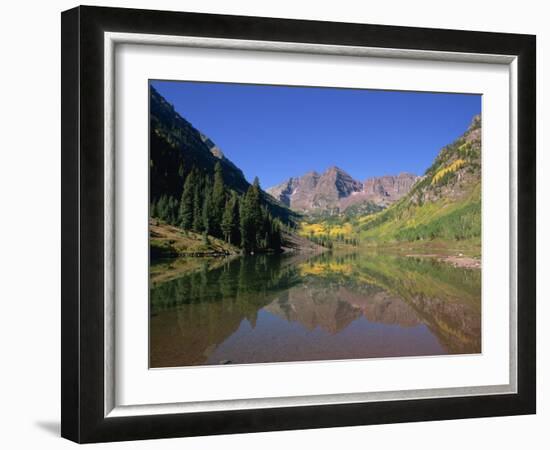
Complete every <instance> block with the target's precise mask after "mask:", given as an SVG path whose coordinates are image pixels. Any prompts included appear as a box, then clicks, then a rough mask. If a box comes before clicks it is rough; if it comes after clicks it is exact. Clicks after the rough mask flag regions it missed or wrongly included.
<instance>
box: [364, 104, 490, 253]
mask: <svg viewBox="0 0 550 450" xmlns="http://www.w3.org/2000/svg"><path fill="white" fill-rule="evenodd" d="M359 231H360V233H361V237H362V238H363V239H366V240H372V241H376V242H380V241H384V240H407V241H415V240H425V239H436V238H441V239H445V240H463V239H474V240H476V241H479V239H480V236H481V116H479V115H477V116H475V117H474V118H473V120H472V122H471V124H470V126H469V127H468V129H467V130H466V132H465V133H464V134H463V135H462V136H460V137H459V138H458V139H457V140H455V141H454V142H453V143H451V144H450V145H447V146H446V147H444V148H443V149H441V151H440V152H439V154H438V155H437V157H436V158H435V160H434V162H433V164H432V165H431V166H430V167H429V168H428V169H427V170H426V173H425V174H424V176H423V177H421V178H420V179H419V180H418V181H417V182H416V184H415V185H414V186H413V187H412V188H411V189H410V191H409V192H408V193H407V195H405V196H404V197H402V198H401V199H400V200H399V201H398V202H396V203H394V204H392V205H391V206H390V207H389V208H387V209H386V210H384V211H382V212H379V213H377V214H374V215H371V216H368V217H365V218H363V220H362V221H361V223H360V225H359Z"/></svg>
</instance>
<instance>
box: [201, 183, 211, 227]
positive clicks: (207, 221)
mask: <svg viewBox="0 0 550 450" xmlns="http://www.w3.org/2000/svg"><path fill="white" fill-rule="evenodd" d="M211 196H212V194H211V190H210V184H209V183H208V182H207V183H206V185H205V188H204V198H203V203H202V226H203V230H204V233H206V234H207V235H208V234H209V233H210V228H211V224H212V223H211V214H212V210H211V203H212V198H211Z"/></svg>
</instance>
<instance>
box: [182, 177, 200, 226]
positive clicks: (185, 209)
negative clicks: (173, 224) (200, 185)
mask: <svg viewBox="0 0 550 450" xmlns="http://www.w3.org/2000/svg"><path fill="white" fill-rule="evenodd" d="M195 183H196V172H195V169H194V168H193V169H192V170H191V172H189V174H188V175H187V177H186V178H185V183H184V184H183V192H182V194H181V200H180V209H179V217H178V222H179V225H180V227H181V228H183V229H184V230H189V229H190V228H191V227H192V226H193V212H194V195H195V192H194V190H195Z"/></svg>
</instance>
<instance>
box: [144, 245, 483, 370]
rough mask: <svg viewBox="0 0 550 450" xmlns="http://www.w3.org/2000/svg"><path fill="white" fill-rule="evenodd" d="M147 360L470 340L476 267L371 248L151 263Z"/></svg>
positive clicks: (417, 351)
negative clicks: (405, 255) (471, 267)
mask: <svg viewBox="0 0 550 450" xmlns="http://www.w3.org/2000/svg"><path fill="white" fill-rule="evenodd" d="M150 302H151V305H150V314H151V318H150V366H151V367H174V366H189V365H205V364H243V363H265V362H283V361H314V360H334V359H348V358H353V359H356V358H373V357H389V356H393V357H395V356H420V355H445V354H460V353H479V352H480V351H481V272H480V271H479V270H472V269H460V268H455V267H452V266H451V265H448V264H444V263H438V262H436V261H433V260H429V259H420V258H410V257H397V256H390V255H380V254H371V253H352V254H333V253H323V254H320V255H313V256H305V255H294V256H281V255H258V256H249V257H237V258H232V259H229V258H228V259H220V258H212V259H206V258H186V259H183V258H182V259H178V260H172V261H168V262H164V263H161V264H157V265H154V266H152V267H151V292H150Z"/></svg>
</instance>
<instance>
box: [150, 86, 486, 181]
mask: <svg viewBox="0 0 550 450" xmlns="http://www.w3.org/2000/svg"><path fill="white" fill-rule="evenodd" d="M152 85H153V86H154V87H155V88H156V89H157V90H158V91H159V92H160V94H161V95H162V96H163V97H165V98H166V100H167V101H169V102H170V103H172V104H173V105H174V108H175V109H176V111H178V112H179V113H180V114H181V116H182V117H184V118H185V119H187V120H188V121H189V122H191V124H192V125H193V126H194V127H195V128H197V129H198V130H199V131H201V132H202V133H204V134H205V135H207V136H208V137H209V138H210V139H212V141H214V142H215V143H216V144H217V145H218V147H220V148H221V149H222V151H223V152H224V154H225V155H226V157H227V158H229V159H230V160H231V161H233V162H234V163H235V164H236V165H237V166H238V167H240V168H241V169H242V170H243V172H244V174H245V176H246V178H247V179H248V180H249V181H252V179H253V178H254V176H256V175H257V176H258V177H259V178H260V182H261V185H262V187H264V188H268V187H270V186H273V185H275V184H278V183H280V182H282V181H284V180H285V179H287V178H289V177H291V176H299V175H303V174H304V173H306V172H309V171H312V170H316V171H317V172H323V171H324V170H326V169H327V168H328V167H330V166H333V165H335V166H338V167H340V168H342V169H343V170H345V171H346V172H348V173H349V174H350V175H351V176H352V177H354V178H355V179H358V180H364V179H366V178H368V177H372V176H382V175H395V174H398V173H400V172H412V173H415V174H417V175H421V174H423V173H424V171H425V170H426V169H427V168H428V167H429V166H430V164H431V163H432V161H433V159H434V157H435V156H436V155H437V153H438V151H439V150H440V149H441V148H442V147H443V146H445V145H447V144H449V143H451V142H452V141H453V140H455V139H456V138H457V137H458V136H460V135H461V134H462V133H463V132H464V131H465V130H466V128H467V127H468V125H469V124H470V121H471V119H472V117H473V116H474V115H475V114H478V113H480V112H481V96H480V95H466V94H440V93H419V92H398V91H374V90H363V89H337V88H310V87H286V86H258V85H246V84H230V83H197V82H181V81H153V82H152Z"/></svg>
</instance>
